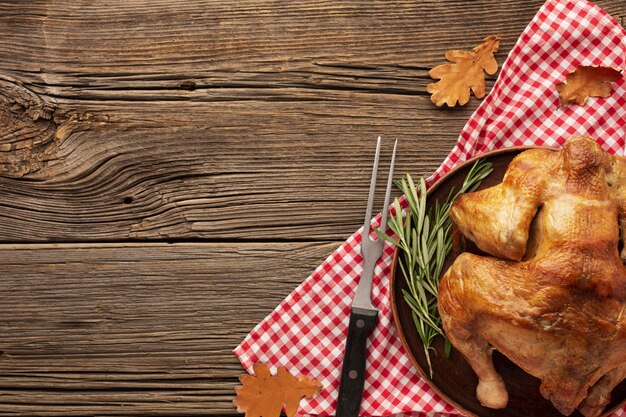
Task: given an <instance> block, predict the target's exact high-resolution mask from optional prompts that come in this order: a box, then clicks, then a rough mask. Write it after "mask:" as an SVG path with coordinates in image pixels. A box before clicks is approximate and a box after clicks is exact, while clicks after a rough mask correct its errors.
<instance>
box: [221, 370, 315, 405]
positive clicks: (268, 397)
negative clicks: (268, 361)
mask: <svg viewBox="0 0 626 417" xmlns="http://www.w3.org/2000/svg"><path fill="white" fill-rule="evenodd" d="M253 368H254V376H253V375H242V376H240V377H239V381H241V383H242V385H241V386H238V387H235V393H236V397H235V399H234V400H233V403H234V404H235V406H236V407H237V411H238V412H240V413H246V417H278V416H280V412H281V410H282V409H283V405H284V406H285V413H286V414H287V416H288V417H293V416H294V415H295V414H296V411H298V406H299V405H300V400H301V399H302V398H303V397H308V398H311V397H313V396H314V395H316V394H319V393H320V392H321V391H322V385H321V384H320V383H319V382H317V381H315V380H310V379H308V378H306V377H304V376H300V378H296V377H295V376H293V375H291V374H290V373H289V372H287V369H285V368H283V367H279V368H278V369H277V372H276V375H272V374H271V373H270V370H269V368H268V367H267V365H264V364H262V363H257V364H255V365H254V367H253Z"/></svg>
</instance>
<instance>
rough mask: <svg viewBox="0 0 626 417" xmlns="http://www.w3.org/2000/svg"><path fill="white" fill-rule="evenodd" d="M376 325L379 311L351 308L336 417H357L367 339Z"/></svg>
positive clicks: (363, 380) (363, 378)
mask: <svg viewBox="0 0 626 417" xmlns="http://www.w3.org/2000/svg"><path fill="white" fill-rule="evenodd" d="M377 323H378V311H377V310H369V309H364V308H358V307H352V311H351V313H350V324H349V325H348V339H347V341H346V352H345V354H344V357H343V367H342V369H341V383H340V384H339V398H338V400H337V413H336V414H335V416H336V417H358V415H359V409H360V408H361V399H362V398H363V385H364V384H365V347H366V344H367V337H368V336H369V334H370V332H371V331H372V329H373V328H374V327H375V326H376V324H377Z"/></svg>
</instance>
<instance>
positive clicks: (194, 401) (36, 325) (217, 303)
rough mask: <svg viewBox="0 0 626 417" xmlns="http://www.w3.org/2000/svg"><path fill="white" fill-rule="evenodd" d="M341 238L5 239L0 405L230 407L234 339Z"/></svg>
mask: <svg viewBox="0 0 626 417" xmlns="http://www.w3.org/2000/svg"><path fill="white" fill-rule="evenodd" d="M337 244H338V243H325V244H319V243H316V244H311V243H254V244H252V243H238V244H207V243H187V244H160V243H154V244H130V243H128V244H62V245H53V244H48V245H46V244H36V245H0V277H1V278H0V294H2V297H0V334H2V337H1V338H0V414H1V415H12V414H11V413H16V414H21V415H35V414H36V415H64V416H68V415H136V414H142V413H143V414H144V415H145V414H146V413H149V414H150V415H172V414H175V413H178V415H196V414H197V415H199V414H205V415H206V414H225V413H233V412H234V409H233V407H232V403H231V401H232V396H233V387H234V386H235V385H236V384H237V380H236V378H235V377H236V375H238V374H240V373H241V372H242V369H241V366H240V365H239V362H238V361H237V360H236V358H235V357H234V355H233V354H232V353H231V351H232V349H233V348H234V347H235V346H236V345H237V344H238V343H239V342H240V341H241V340H242V339H243V337H244V336H245V335H246V334H247V333H248V332H249V331H250V330H251V329H252V328H253V327H254V326H255V325H256V324H257V323H258V322H259V321H260V320H261V319H262V318H263V317H265V316H266V315H267V314H268V313H269V312H270V311H271V310H273V309H274V307H275V306H276V305H278V303H279V302H280V301H282V299H283V298H284V297H285V296H286V295H287V294H289V293H290V292H291V291H292V290H293V288H295V287H296V286H297V285H298V284H299V283H300V282H301V281H302V280H303V279H304V278H305V277H306V276H307V275H308V274H309V273H310V272H311V271H312V270H313V269H314V268H315V267H316V266H317V265H318V264H319V263H320V262H321V261H322V260H323V259H324V258H325V257H326V256H327V255H329V254H330V253H331V252H332V251H333V250H334V248H335V247H336V245H337Z"/></svg>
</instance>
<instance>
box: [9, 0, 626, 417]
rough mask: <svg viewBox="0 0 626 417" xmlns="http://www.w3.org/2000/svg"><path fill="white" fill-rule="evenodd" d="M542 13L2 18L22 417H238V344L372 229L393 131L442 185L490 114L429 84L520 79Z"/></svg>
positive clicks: (65, 13)
mask: <svg viewBox="0 0 626 417" xmlns="http://www.w3.org/2000/svg"><path fill="white" fill-rule="evenodd" d="M542 2H543V1H542V0H531V1H524V2H519V1H515V0H503V1H492V0H476V1H472V2H467V1H463V0H425V1H419V2H418V1H404V0H403V1H398V2H382V1H365V2H363V1H356V0H346V1H341V2H340V1H330V0H312V1H308V2H301V1H300V2H297V1H295V0H286V1H280V2H261V1H258V0H256V1H255V0H238V1H232V0H229V1H216V0H186V1H182V0H150V1H148V0H110V1H107V2H91V1H86V0H82V1H60V0H33V1H29V2H14V1H0V62H1V63H2V65H1V66H0V242H1V243H0V294H1V296H0V416H26V417H32V416H34V415H42V416H44V415H49V416H72V415H73V416H84V415H89V416H122V415H125V416H129V415H150V416H153V415H159V416H183V415H184V416H188V415H207V414H211V415H233V414H234V408H233V407H232V403H231V400H232V396H233V390H232V388H233V387H234V386H235V385H236V384H237V380H236V376H237V375H238V374H239V373H241V372H242V369H241V366H240V365H239V364H238V362H237V360H236V359H235V357H234V356H233V355H232V353H231V351H232V349H233V348H234V347H235V346H236V345H237V344H238V343H239V342H240V341H241V340H242V338H243V337H244V336H245V335H246V334H247V333H248V332H249V331H250V330H251V329H252V328H253V327H254V325H256V323H258V322H259V321H260V320H261V319H262V318H263V317H265V315H266V314H267V313H269V312H270V311H271V310H272V309H273V308H274V307H275V306H276V305H277V304H278V303H279V302H280V301H281V300H282V299H283V298H284V297H285V296H286V295H287V294H288V293H289V292H290V291H291V290H292V289H293V288H294V287H295V286H296V285H297V284H298V283H299V282H301V280H302V279H304V277H306V276H307V275H308V274H309V273H310V272H311V270H312V269H313V268H314V267H315V266H317V265H318V264H319V263H320V262H321V261H322V260H323V259H324V258H325V257H326V256H327V255H328V254H330V253H331V252H332V251H333V249H334V248H335V247H336V245H337V244H338V243H339V241H342V240H343V239H345V238H346V237H347V236H348V235H350V234H351V233H353V231H354V230H355V229H356V228H357V227H358V226H359V225H360V224H361V223H362V216H363V211H364V207H365V199H366V196H367V189H368V175H369V171H370V167H371V158H372V155H373V141H374V139H375V137H376V136H377V135H379V134H381V135H383V137H384V139H388V140H389V142H391V139H393V138H399V139H400V148H399V158H398V159H399V160H398V163H397V170H396V172H397V173H398V175H400V174H401V173H404V172H411V173H413V174H415V175H427V174H429V173H431V172H432V171H433V170H434V169H435V168H436V167H437V166H438V165H439V164H440V163H441V161H442V159H443V158H444V157H445V155H446V154H447V153H448V152H449V150H450V149H451V147H452V145H453V144H454V142H455V140H456V138H457V136H458V133H459V132H460V130H461V129H462V127H463V125H464V123H465V121H466V120H467V118H468V117H469V116H470V114H471V113H472V112H473V110H474V109H475V108H476V107H477V105H478V104H479V101H477V100H472V101H471V102H470V104H469V105H468V106H467V107H465V108H461V109H439V108H436V107H434V106H433V105H432V104H431V102H430V99H429V97H428V95H427V94H426V85H427V84H428V83H429V82H431V80H430V79H429V78H428V76H427V72H428V70H429V69H430V68H431V67H433V66H434V65H437V64H439V63H442V62H443V53H444V51H445V50H447V49H451V48H455V49H456V48H471V47H473V46H474V45H476V44H478V43H479V42H480V41H481V40H482V39H483V38H484V37H485V36H487V35H491V34H499V35H500V36H502V45H501V48H500V52H498V54H497V59H498V61H499V62H500V63H502V62H503V60H504V58H505V57H506V55H507V53H508V51H509V50H510V49H511V47H512V46H513V44H514V42H515V41H516V39H517V37H518V36H519V34H520V33H521V31H522V30H523V28H524V27H525V26H526V25H527V23H528V22H529V21H530V19H531V18H532V17H533V15H534V14H535V12H536V11H537V9H538V8H539V7H540V5H541V4H542ZM598 4H599V5H600V6H602V7H604V8H605V9H606V10H607V11H608V12H610V13H612V14H613V15H614V16H615V17H617V18H618V19H621V17H622V16H623V15H625V14H626V1H624V0H620V1H608V0H602V1H599V2H598ZM492 84H493V80H491V81H489V83H488V85H489V86H491V85H492ZM387 144H388V142H385V146H384V151H383V159H384V160H385V161H386V160H387V158H386V157H387V156H388V155H389V151H390V146H387ZM385 168H386V166H383V167H382V170H383V171H384V169H385ZM381 194H382V190H379V193H378V198H377V201H376V206H377V207H381V205H382V195H381ZM46 242H57V243H46ZM168 242H186V243H175V244H171V243H168Z"/></svg>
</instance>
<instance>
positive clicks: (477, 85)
mask: <svg viewBox="0 0 626 417" xmlns="http://www.w3.org/2000/svg"><path fill="white" fill-rule="evenodd" d="M499 47H500V37H499V36H488V37H486V38H485V40H484V41H483V43H481V44H480V45H478V46H477V47H475V48H474V49H473V50H472V52H468V51H456V50H452V51H448V52H446V59H447V60H448V61H450V62H453V63H452V64H442V65H438V66H436V67H435V68H433V69H431V70H430V71H429V72H428V74H429V75H430V76H431V77H432V78H434V79H435V80H440V81H437V82H436V83H432V84H429V85H428V86H427V87H426V91H428V92H429V93H431V94H432V95H431V96H430V99H431V100H432V102H433V103H435V104H436V105H437V106H442V105H443V104H444V103H446V104H447V105H448V106H449V107H454V106H455V105H456V103H457V101H458V102H459V104H460V105H461V106H463V105H465V104H466V103H467V102H468V101H469V98H470V89H471V90H472V92H473V93H474V96H476V98H483V97H485V74H484V73H483V71H484V72H486V73H487V74H489V75H493V74H495V73H496V71H498V62H497V61H496V59H495V57H494V56H493V54H494V53H495V52H497V51H498V48H499Z"/></svg>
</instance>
